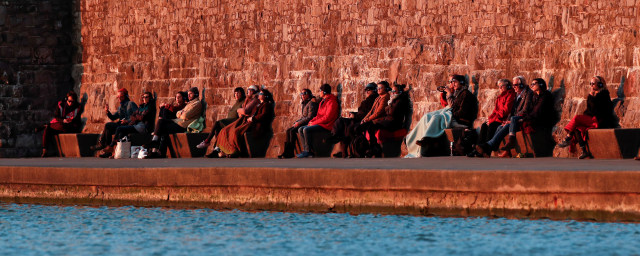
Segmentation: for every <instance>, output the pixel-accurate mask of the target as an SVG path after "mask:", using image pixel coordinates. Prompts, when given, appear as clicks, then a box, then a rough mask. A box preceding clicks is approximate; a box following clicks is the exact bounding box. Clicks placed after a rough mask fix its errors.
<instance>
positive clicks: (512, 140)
mask: <svg viewBox="0 0 640 256" xmlns="http://www.w3.org/2000/svg"><path fill="white" fill-rule="evenodd" d="M517 145H518V141H516V136H515V135H509V138H507V144H506V145H504V147H502V148H501V149H502V150H511V149H513V148H515V147H516V146H517Z"/></svg>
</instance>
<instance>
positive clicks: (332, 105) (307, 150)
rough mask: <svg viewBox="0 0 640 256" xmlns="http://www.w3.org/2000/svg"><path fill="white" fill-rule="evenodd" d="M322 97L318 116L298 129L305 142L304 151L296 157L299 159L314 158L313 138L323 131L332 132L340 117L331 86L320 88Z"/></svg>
mask: <svg viewBox="0 0 640 256" xmlns="http://www.w3.org/2000/svg"><path fill="white" fill-rule="evenodd" d="M320 95H321V98H322V100H321V101H320V106H319V107H318V114H316V116H315V117H314V118H313V119H311V121H309V123H308V124H307V125H306V126H301V127H300V129H298V133H300V135H301V137H302V140H303V151H302V152H301V153H300V154H297V155H296V157H298V158H305V157H313V155H314V153H312V150H314V149H313V148H311V141H312V140H311V138H312V136H314V133H318V132H320V131H322V130H325V131H331V128H333V124H334V122H335V121H336V119H338V116H339V115H340V113H339V111H340V108H339V106H338V98H336V96H334V95H333V94H331V85H329V84H323V85H322V86H320Z"/></svg>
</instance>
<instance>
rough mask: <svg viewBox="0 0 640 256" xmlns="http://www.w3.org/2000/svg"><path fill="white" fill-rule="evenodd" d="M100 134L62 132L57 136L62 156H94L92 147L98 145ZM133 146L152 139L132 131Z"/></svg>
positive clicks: (59, 153)
mask: <svg viewBox="0 0 640 256" xmlns="http://www.w3.org/2000/svg"><path fill="white" fill-rule="evenodd" d="M99 137H100V134H97V133H62V134H58V135H56V137H55V140H56V146H57V149H58V155H59V156H60V157H92V156H95V152H94V151H92V150H91V149H90V148H91V146H94V145H96V143H97V142H98V138H99ZM128 137H129V140H131V145H132V146H142V145H143V144H145V143H147V142H149V141H150V140H151V136H150V135H147V134H139V133H132V134H130V135H129V136H128Z"/></svg>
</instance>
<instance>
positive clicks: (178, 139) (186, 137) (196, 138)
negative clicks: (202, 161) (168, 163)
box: [169, 133, 209, 158]
mask: <svg viewBox="0 0 640 256" xmlns="http://www.w3.org/2000/svg"><path fill="white" fill-rule="evenodd" d="M207 136H209V134H208V133H176V134H171V135H170V136H169V139H170V140H171V143H170V144H169V154H170V157H171V158H192V157H203V156H204V155H205V153H206V151H207V149H206V148H204V149H200V148H196V146H197V145H198V144H200V142H202V141H203V140H205V139H206V138H207Z"/></svg>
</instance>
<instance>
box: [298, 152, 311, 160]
mask: <svg viewBox="0 0 640 256" xmlns="http://www.w3.org/2000/svg"><path fill="white" fill-rule="evenodd" d="M296 157H297V158H306V157H313V154H311V153H309V152H307V151H302V153H300V154H297V155H296Z"/></svg>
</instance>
